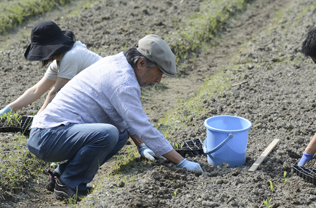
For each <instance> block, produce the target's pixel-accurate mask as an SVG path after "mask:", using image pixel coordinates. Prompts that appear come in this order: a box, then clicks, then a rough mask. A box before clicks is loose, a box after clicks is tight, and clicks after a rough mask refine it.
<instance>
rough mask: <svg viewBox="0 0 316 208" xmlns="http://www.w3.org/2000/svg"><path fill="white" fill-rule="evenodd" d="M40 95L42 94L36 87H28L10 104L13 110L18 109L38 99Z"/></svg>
mask: <svg viewBox="0 0 316 208" xmlns="http://www.w3.org/2000/svg"><path fill="white" fill-rule="evenodd" d="M40 96H41V94H40V93H38V92H37V90H36V89H35V88H34V87H32V88H30V89H28V90H27V91H25V92H24V93H23V94H22V95H21V96H20V97H19V98H18V99H16V100H15V101H13V102H12V103H10V104H9V106H10V108H11V109H12V111H17V110H19V109H21V108H23V107H25V106H27V105H29V104H31V103H32V102H34V101H35V100H37V99H38V98H39V97H40Z"/></svg>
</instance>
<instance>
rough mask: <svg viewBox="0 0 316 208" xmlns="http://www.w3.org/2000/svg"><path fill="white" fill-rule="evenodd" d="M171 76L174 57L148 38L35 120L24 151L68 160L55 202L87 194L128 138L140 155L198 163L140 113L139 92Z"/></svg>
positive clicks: (86, 75)
mask: <svg viewBox="0 0 316 208" xmlns="http://www.w3.org/2000/svg"><path fill="white" fill-rule="evenodd" d="M163 74H166V75H168V76H175V75H176V64H175V56H174V54H173V53H172V51H171V49H170V47H169V46H168V45H167V43H166V42H165V41H163V40H162V39H161V38H160V37H158V36H157V35H147V36H145V37H144V38H142V39H141V40H140V41H139V42H138V46H137V48H131V49H129V50H127V51H126V52H125V53H124V52H121V53H119V54H117V55H113V56H108V57H105V58H103V59H101V60H100V61H98V62H96V63H95V64H93V65H91V66H90V67H88V68H87V69H85V70H84V71H82V72H81V73H80V74H78V75H77V76H76V77H74V78H73V79H72V80H70V81H69V82H68V84H67V85H65V86H64V87H63V88H62V89H61V90H60V92H59V93H58V94H57V95H56V97H55V98H54V99H53V101H52V102H51V103H50V104H49V105H48V106H47V108H46V109H45V110H43V111H42V112H41V113H39V114H38V115H36V116H35V118H34V120H33V124H32V130H31V133H30V138H29V140H28V142H27V146H28V148H29V150H30V152H31V153H33V154H35V155H36V156H37V157H39V158H41V159H43V160H45V161H50V162H58V161H64V160H67V162H66V163H63V164H60V165H59V166H58V168H57V170H56V171H57V172H58V178H57V179H56V181H55V189H54V194H55V196H56V197H57V199H61V200H62V199H67V198H72V197H78V198H81V197H83V196H85V195H86V194H87V192H88V191H87V186H86V185H87V183H89V182H90V181H92V179H93V177H94V175H95V174H96V173H97V170H98V168H99V166H100V165H102V164H103V163H105V162H106V161H107V160H109V159H110V158H111V157H112V156H113V155H115V154H116V153H117V152H118V151H119V150H120V149H121V148H122V147H123V146H124V145H125V143H126V140H127V139H128V136H130V137H131V138H132V140H133V141H134V142H135V144H136V145H137V146H138V149H139V152H140V154H152V155H153V156H157V157H159V156H164V157H165V158H167V159H168V160H170V161H171V162H173V163H175V164H178V165H179V166H180V167H183V168H187V169H188V170H197V171H202V168H201V166H200V165H199V164H198V163H195V162H191V161H188V160H186V159H184V158H183V157H182V156H181V155H179V154H178V153H177V152H176V151H175V150H174V149H173V147H172V146H171V145H170V143H169V142H168V141H167V140H166V139H165V138H164V136H163V135H162V134H161V133H160V132H159V131H158V130H157V129H155V128H154V125H153V124H151V123H150V122H149V121H148V118H147V116H146V114H145V112H144V110H143V108H142V103H141V101H140V95H141V87H147V86H151V85H153V84H155V83H159V82H160V80H161V78H162V75H163Z"/></svg>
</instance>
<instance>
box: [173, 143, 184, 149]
mask: <svg viewBox="0 0 316 208" xmlns="http://www.w3.org/2000/svg"><path fill="white" fill-rule="evenodd" d="M183 145H184V143H183V142H182V143H176V142H175V143H173V144H172V146H173V148H174V149H182V147H183Z"/></svg>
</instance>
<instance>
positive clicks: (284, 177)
mask: <svg viewBox="0 0 316 208" xmlns="http://www.w3.org/2000/svg"><path fill="white" fill-rule="evenodd" d="M287 179H288V178H286V171H284V173H283V178H281V180H282V183H285V182H286V181H287Z"/></svg>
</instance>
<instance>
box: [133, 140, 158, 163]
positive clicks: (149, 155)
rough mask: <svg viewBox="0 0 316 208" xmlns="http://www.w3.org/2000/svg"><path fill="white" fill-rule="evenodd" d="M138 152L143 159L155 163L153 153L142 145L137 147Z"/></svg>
mask: <svg viewBox="0 0 316 208" xmlns="http://www.w3.org/2000/svg"><path fill="white" fill-rule="evenodd" d="M137 148H138V152H139V154H140V155H141V156H142V157H143V158H147V159H148V160H151V161H155V158H154V157H156V155H155V153H154V152H153V151H152V150H151V149H149V148H148V147H147V146H146V145H145V144H144V143H142V144H140V145H139V146H138V147H137Z"/></svg>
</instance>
